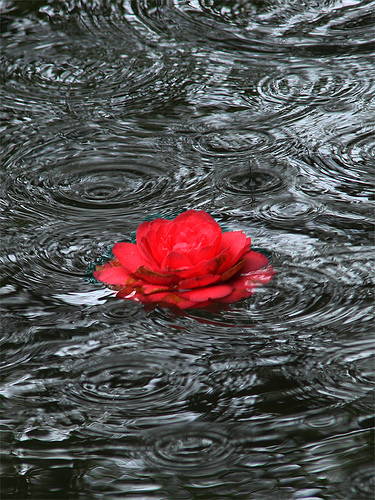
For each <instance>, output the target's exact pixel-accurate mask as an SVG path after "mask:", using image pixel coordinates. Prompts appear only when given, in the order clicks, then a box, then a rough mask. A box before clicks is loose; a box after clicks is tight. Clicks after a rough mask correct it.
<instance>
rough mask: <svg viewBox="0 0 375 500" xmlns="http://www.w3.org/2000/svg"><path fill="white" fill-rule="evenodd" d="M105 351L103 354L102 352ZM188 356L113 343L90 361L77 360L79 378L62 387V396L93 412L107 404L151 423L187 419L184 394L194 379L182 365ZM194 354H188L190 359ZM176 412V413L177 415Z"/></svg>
mask: <svg viewBox="0 0 375 500" xmlns="http://www.w3.org/2000/svg"><path fill="white" fill-rule="evenodd" d="M103 354H104V353H103ZM187 361H189V356H181V355H180V354H178V353H173V352H168V351H166V350H163V349H160V350H150V351H147V350H146V349H145V350H144V351H142V352H141V353H140V352H121V349H118V348H116V352H115V351H114V350H112V351H110V352H109V353H107V354H106V355H103V356H102V357H101V359H100V360H99V359H96V360H95V362H94V363H91V362H90V363H89V364H87V361H85V362H84V363H79V362H78V363H76V365H75V367H74V369H73V372H74V374H75V375H74V378H75V380H76V381H77V382H75V383H74V384H70V385H69V387H67V389H65V390H64V392H65V395H66V397H67V398H68V399H69V400H70V401H71V402H72V403H73V402H75V403H76V404H78V405H79V406H82V405H83V406H86V405H89V406H90V408H92V409H93V410H94V411H99V412H100V411H102V410H101V409H103V408H106V409H107V410H109V409H110V411H111V414H112V415H114V414H116V415H118V416H121V418H125V419H130V421H133V420H135V421H137V423H138V425H141V424H142V423H143V424H147V422H148V421H149V420H150V422H151V420H152V422H153V425H155V424H156V422H157V421H158V420H159V421H160V423H162V422H168V421H172V420H173V419H174V418H176V419H179V418H181V417H183V416H184V415H185V418H187V419H191V413H190V412H189V411H188V409H187V405H186V399H187V398H188V396H189V394H191V393H192V392H194V391H195V390H196V386H197V383H196V381H195V380H194V378H192V377H191V373H190V372H189V370H188V369H187V367H185V363H186V362H187ZM191 361H193V359H190V362H191ZM178 414H180V416H178Z"/></svg>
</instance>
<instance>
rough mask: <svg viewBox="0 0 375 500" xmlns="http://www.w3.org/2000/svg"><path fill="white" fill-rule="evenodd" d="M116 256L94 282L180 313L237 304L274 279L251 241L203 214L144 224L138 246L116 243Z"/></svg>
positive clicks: (193, 212)
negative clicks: (218, 303) (179, 309)
mask: <svg viewBox="0 0 375 500" xmlns="http://www.w3.org/2000/svg"><path fill="white" fill-rule="evenodd" d="M112 252H113V255H114V258H112V259H111V260H109V261H108V262H106V263H105V264H104V265H102V266H96V267H95V270H94V271H93V276H94V278H96V279H97V280H98V281H101V282H103V283H105V284H106V285H108V286H110V288H113V289H115V290H118V293H117V297H120V298H124V299H132V300H136V301H139V302H143V303H158V304H161V305H166V306H177V307H179V308H181V309H187V308H194V307H205V306H207V305H209V304H210V303H212V302H214V301H218V302H236V301H237V300H240V299H243V298H246V297H249V296H250V295H251V294H252V293H253V290H254V288H255V287H256V286H257V285H259V284H263V283H268V282H269V281H270V280H271V279H272V276H273V275H274V274H275V272H274V271H273V269H272V267H271V266H270V265H268V264H269V260H268V259H267V257H265V256H264V255H262V254H260V253H257V252H254V251H252V250H250V238H247V237H246V235H245V234H244V233H243V232H241V231H230V232H224V233H223V232H222V230H221V227H220V226H219V224H218V223H217V222H216V221H215V220H214V219H213V218H212V217H211V216H210V215H209V214H207V213H206V212H204V211H203V210H201V211H196V210H188V211H186V212H183V213H182V214H180V215H179V216H177V217H176V218H175V219H174V220H171V221H170V220H165V219H155V220H153V221H152V222H144V223H143V224H141V225H140V226H139V228H138V230H137V243H136V244H134V243H116V244H115V245H114V247H113V249H112Z"/></svg>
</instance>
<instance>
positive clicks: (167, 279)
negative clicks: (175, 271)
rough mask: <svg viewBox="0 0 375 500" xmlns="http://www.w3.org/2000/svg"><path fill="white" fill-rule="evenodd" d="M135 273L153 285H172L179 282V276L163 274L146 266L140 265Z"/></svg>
mask: <svg viewBox="0 0 375 500" xmlns="http://www.w3.org/2000/svg"><path fill="white" fill-rule="evenodd" d="M135 275H136V276H137V277H138V278H140V279H142V280H145V281H147V283H151V284H153V285H166V286H168V285H172V284H176V283H177V282H178V278H177V277H176V276H175V275H172V274H171V275H168V274H161V273H157V272H155V271H152V269H150V268H148V267H146V266H141V267H139V268H138V269H137V270H136V272H135Z"/></svg>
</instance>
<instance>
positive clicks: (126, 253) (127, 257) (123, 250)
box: [112, 242, 150, 273]
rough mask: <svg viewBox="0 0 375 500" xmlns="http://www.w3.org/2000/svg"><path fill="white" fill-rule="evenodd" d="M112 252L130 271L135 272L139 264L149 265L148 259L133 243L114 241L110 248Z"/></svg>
mask: <svg viewBox="0 0 375 500" xmlns="http://www.w3.org/2000/svg"><path fill="white" fill-rule="evenodd" d="M112 253H113V255H114V256H115V257H116V258H117V259H118V260H119V262H121V264H122V265H123V266H124V267H126V269H128V270H129V271H130V272H131V273H135V271H136V270H137V269H138V268H139V267H141V266H149V265H150V263H149V262H148V260H146V259H145V258H144V256H143V255H141V254H140V253H139V250H138V247H137V245H134V243H124V242H120V243H116V244H115V245H114V246H113V248H112Z"/></svg>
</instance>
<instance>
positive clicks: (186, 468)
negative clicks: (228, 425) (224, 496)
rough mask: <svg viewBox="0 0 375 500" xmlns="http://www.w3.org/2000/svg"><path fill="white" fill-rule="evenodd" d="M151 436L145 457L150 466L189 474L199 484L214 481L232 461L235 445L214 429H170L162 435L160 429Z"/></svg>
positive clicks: (198, 426) (223, 432)
mask: <svg viewBox="0 0 375 500" xmlns="http://www.w3.org/2000/svg"><path fill="white" fill-rule="evenodd" d="M154 435H155V437H154V444H153V447H152V450H150V452H149V453H148V454H147V457H148V460H149V462H150V465H151V466H152V465H153V466H154V467H155V466H156V467H157V468H162V470H164V471H173V472H174V473H177V474H189V477H191V478H193V477H194V478H196V479H197V480H198V481H199V482H201V481H202V482H203V481H204V480H207V479H208V477H216V475H217V474H218V473H219V472H222V470H223V467H224V468H227V467H228V466H229V464H230V462H231V460H233V458H235V456H233V452H234V451H235V445H234V444H233V442H231V441H232V440H231V438H229V436H228V432H227V431H226V429H225V428H224V429H223V430H221V429H220V426H217V425H216V426H215V429H208V428H207V425H205V424H204V423H203V424H198V423H192V424H188V425H184V426H183V427H181V426H171V427H170V428H169V429H168V430H167V431H164V432H162V431H161V430H160V429H159V430H158V432H157V433H154ZM232 437H233V436H232Z"/></svg>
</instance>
